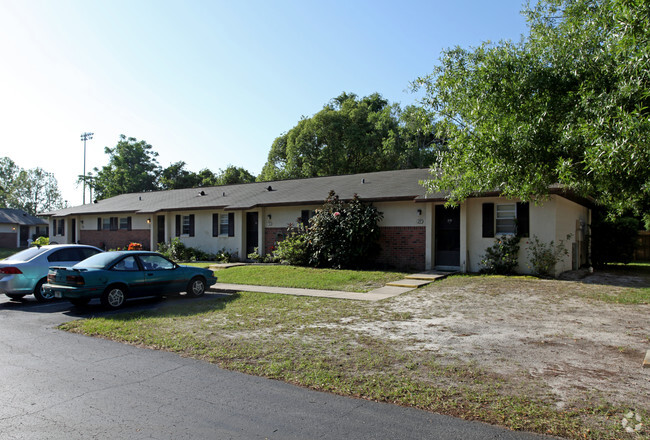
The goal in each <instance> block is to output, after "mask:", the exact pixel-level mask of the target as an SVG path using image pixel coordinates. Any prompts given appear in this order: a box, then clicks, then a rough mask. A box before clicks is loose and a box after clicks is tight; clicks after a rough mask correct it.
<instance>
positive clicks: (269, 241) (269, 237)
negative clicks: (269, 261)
mask: <svg viewBox="0 0 650 440" xmlns="http://www.w3.org/2000/svg"><path fill="white" fill-rule="evenodd" d="M278 234H282V235H283V236H286V235H287V228H265V229H264V254H270V253H271V246H275V243H276V242H277V241H278Z"/></svg>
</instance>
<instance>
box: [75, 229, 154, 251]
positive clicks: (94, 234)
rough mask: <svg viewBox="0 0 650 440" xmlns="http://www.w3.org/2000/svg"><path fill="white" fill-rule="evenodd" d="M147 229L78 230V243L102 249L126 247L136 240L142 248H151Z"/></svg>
mask: <svg viewBox="0 0 650 440" xmlns="http://www.w3.org/2000/svg"><path fill="white" fill-rule="evenodd" d="M150 233H151V231H150V230H149V229H133V230H131V231H125V230H119V231H93V230H81V231H79V243H82V244H89V245H92V246H97V247H98V248H102V249H106V250H109V249H117V248H121V249H126V247H127V246H128V245H129V243H132V242H136V243H140V244H141V245H142V248H143V249H144V250H151V247H150V246H151V243H150V241H149V239H150V238H151V236H150Z"/></svg>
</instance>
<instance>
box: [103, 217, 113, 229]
mask: <svg viewBox="0 0 650 440" xmlns="http://www.w3.org/2000/svg"><path fill="white" fill-rule="evenodd" d="M102 229H104V230H106V231H108V230H110V229H111V218H110V217H104V218H102Z"/></svg>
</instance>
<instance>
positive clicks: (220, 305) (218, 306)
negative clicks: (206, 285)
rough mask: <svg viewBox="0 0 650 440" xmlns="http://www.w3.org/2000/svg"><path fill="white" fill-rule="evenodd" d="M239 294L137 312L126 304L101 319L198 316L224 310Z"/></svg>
mask: <svg viewBox="0 0 650 440" xmlns="http://www.w3.org/2000/svg"><path fill="white" fill-rule="evenodd" d="M240 296H241V295H240V294H239V293H232V294H228V295H225V294H212V295H206V296H204V297H201V298H192V299H184V298H182V297H181V298H180V301H173V300H172V301H163V302H158V304H159V306H158V307H155V308H151V307H147V308H146V309H142V308H139V307H136V308H138V310H128V304H129V303H127V307H126V308H125V309H122V310H120V311H116V312H113V313H110V314H104V315H102V317H103V318H104V319H107V320H111V321H122V322H126V321H133V320H136V319H141V318H176V317H179V318H180V317H187V316H194V315H199V314H202V313H207V312H214V311H220V310H224V309H225V308H226V306H227V304H228V303H230V302H233V301H236V300H238V299H239V298H240Z"/></svg>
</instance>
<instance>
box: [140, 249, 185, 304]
mask: <svg viewBox="0 0 650 440" xmlns="http://www.w3.org/2000/svg"><path fill="white" fill-rule="evenodd" d="M139 258H140V263H141V264H142V268H143V270H144V282H145V285H146V286H145V288H146V289H147V290H148V291H149V295H156V296H157V295H164V294H165V293H171V292H180V291H182V290H184V289H185V284H184V282H183V280H182V279H179V277H178V273H179V271H178V270H176V268H177V267H178V266H176V264H174V263H173V262H172V261H169V260H168V259H166V258H164V257H162V256H160V255H140V256H139Z"/></svg>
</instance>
